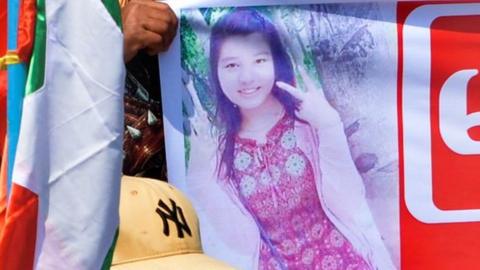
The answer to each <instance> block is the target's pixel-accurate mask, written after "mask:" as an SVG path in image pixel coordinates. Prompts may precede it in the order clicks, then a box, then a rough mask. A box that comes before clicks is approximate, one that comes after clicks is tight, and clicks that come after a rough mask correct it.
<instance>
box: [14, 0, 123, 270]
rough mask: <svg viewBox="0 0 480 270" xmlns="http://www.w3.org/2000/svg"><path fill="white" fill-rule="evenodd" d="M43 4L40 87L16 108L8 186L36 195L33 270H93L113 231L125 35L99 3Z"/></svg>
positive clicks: (57, 0) (54, 0) (49, 0)
mask: <svg viewBox="0 0 480 270" xmlns="http://www.w3.org/2000/svg"><path fill="white" fill-rule="evenodd" d="M45 2H46V21H47V39H46V63H45V65H46V67H45V81H44V85H43V86H42V88H41V89H39V90H37V91H36V92H34V93H33V94H30V95H29V96H27V97H26V98H25V100H24V105H23V106H24V107H23V108H24V109H23V110H24V112H23V118H22V124H21V131H20V138H19V144H18V152H17V158H16V161H15V165H14V171H13V179H14V181H15V182H16V183H17V184H19V185H22V186H24V187H26V188H28V189H30V190H32V191H33V192H35V193H37V194H38V196H39V216H38V222H37V240H36V253H35V264H34V268H35V269H76V270H81V269H100V268H101V266H102V263H103V261H104V259H105V257H106V254H107V252H108V249H109V248H110V246H111V244H112V242H113V239H114V235H115V231H116V229H117V227H118V202H119V188H120V177H121V159H122V136H123V91H124V76H125V68H124V63H123V36H122V33H121V31H120V29H119V27H118V26H117V25H116V23H115V22H114V21H113V19H112V18H111V16H110V14H109V13H108V11H107V10H106V9H105V7H104V6H103V4H102V2H101V1H98V0H82V1H71V0H46V1H45ZM32 237H34V236H32Z"/></svg>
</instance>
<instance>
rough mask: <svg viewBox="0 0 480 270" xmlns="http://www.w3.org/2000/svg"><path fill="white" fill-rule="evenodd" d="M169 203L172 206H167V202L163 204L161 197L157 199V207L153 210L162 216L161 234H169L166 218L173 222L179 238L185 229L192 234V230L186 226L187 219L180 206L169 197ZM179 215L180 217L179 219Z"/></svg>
mask: <svg viewBox="0 0 480 270" xmlns="http://www.w3.org/2000/svg"><path fill="white" fill-rule="evenodd" d="M170 203H171V204H172V207H171V208H169V207H168V205H167V204H165V203H164V202H163V201H162V200H161V199H160V200H159V201H158V208H157V209H156V210H155V212H157V214H158V215H160V217H161V218H162V221H163V234H165V235H166V236H170V227H169V225H168V220H170V221H172V222H174V223H175V226H176V227H177V234H178V237H179V238H183V237H184V234H183V231H185V232H186V233H187V234H188V235H190V236H192V232H191V230H190V227H188V224H187V220H186V219H185V216H184V215H183V211H182V208H180V207H178V206H177V203H176V202H175V201H174V200H172V199H170ZM179 216H180V219H179Z"/></svg>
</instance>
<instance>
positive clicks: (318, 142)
mask: <svg viewBox="0 0 480 270" xmlns="http://www.w3.org/2000/svg"><path fill="white" fill-rule="evenodd" d="M295 133H296V136H297V138H298V140H297V142H298V143H299V147H300V148H301V149H302V150H303V151H304V153H305V154H306V155H307V156H308V157H309V160H310V162H312V165H314V168H315V175H316V184H317V191H318V193H319V194H318V196H319V198H320V201H321V203H322V206H323V210H324V211H325V213H326V214H327V216H328V217H329V218H330V220H331V221H332V222H333V223H334V225H335V226H336V227H337V228H338V229H339V230H340V231H341V232H342V233H343V235H345V237H346V238H347V239H348V240H349V241H350V242H351V243H352V245H353V246H354V247H355V249H356V250H357V251H358V252H359V253H360V254H362V256H363V257H364V258H365V259H367V260H368V261H369V262H370V263H371V264H372V265H373V266H374V267H375V268H376V269H380V270H391V269H396V267H395V266H394V264H393V262H392V259H391V256H390V254H389V253H388V251H387V249H386V247H385V244H384V243H383V241H382V239H381V235H380V234H379V232H378V229H377V226H376V224H375V221H374V220H373V217H372V214H371V212H370V209H369V206H368V204H367V201H366V198H365V189H364V186H363V182H362V179H361V177H360V175H359V174H358V172H357V170H356V168H355V165H354V163H353V161H352V158H351V155H350V150H349V148H348V144H347V140H346V138H345V136H343V135H342V134H343V125H342V123H341V121H340V119H333V120H332V122H331V123H329V125H328V127H326V128H322V129H321V130H320V132H318V133H317V132H316V131H315V130H313V129H312V128H311V127H310V126H309V125H306V124H302V123H299V122H298V121H297V122H296V125H295ZM191 151H192V152H191V159H192V160H191V163H190V167H189V174H188V177H187V183H188V184H189V186H188V188H189V193H190V196H191V198H192V200H193V201H194V202H195V204H194V205H195V206H196V207H197V214H198V215H199V218H200V222H201V223H202V222H204V223H208V224H210V225H211V226H212V231H211V232H209V233H207V234H205V235H202V237H203V236H204V237H205V238H214V239H208V240H205V239H204V242H210V243H215V242H218V241H223V242H224V243H225V245H226V246H228V248H229V250H228V251H227V252H224V257H223V256H222V257H220V258H221V259H223V260H225V261H227V262H228V263H229V264H232V265H234V266H237V267H239V268H241V269H258V260H259V258H258V256H259V246H260V235H259V230H258V228H257V225H256V224H255V222H254V221H253V219H252V217H251V216H250V215H249V213H247V211H246V210H245V208H244V207H243V206H242V205H241V203H240V201H239V200H238V198H235V196H233V195H231V194H233V193H234V192H233V191H229V190H228V188H226V189H224V188H223V187H222V186H221V185H219V184H218V181H217V180H216V179H217V177H216V173H215V166H216V165H215V162H216V160H217V159H216V153H215V150H214V149H210V150H207V149H205V148H204V147H203V148H201V149H200V148H197V146H195V145H193V144H192V150H191ZM207 151H209V152H207ZM208 161H210V162H209V164H206V162H208ZM203 226H204V225H203V224H202V227H203ZM206 249H208V247H207V248H206ZM228 253H230V254H228ZM211 255H215V254H211ZM239 259H243V261H241V262H239V261H238V260H239Z"/></svg>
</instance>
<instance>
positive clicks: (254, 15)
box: [210, 8, 296, 179]
mask: <svg viewBox="0 0 480 270" xmlns="http://www.w3.org/2000/svg"><path fill="white" fill-rule="evenodd" d="M253 33H260V34H261V35H262V36H263V38H264V39H265V41H266V42H267V43H268V45H269V46H270V49H271V51H272V57H273V63H274V71H275V81H283V82H286V83H288V84H291V85H295V75H294V72H293V67H292V63H291V61H290V57H289V56H288V54H287V52H286V51H285V48H284V46H283V45H282V42H281V40H280V36H279V34H278V32H277V30H276V29H275V26H274V25H273V24H272V22H270V21H269V20H268V19H267V18H266V17H264V16H263V15H261V14H260V13H258V12H257V11H256V10H254V9H248V8H239V9H235V10H233V11H232V12H230V13H228V14H226V15H225V16H223V17H222V18H220V19H219V21H218V22H217V23H216V24H215V25H214V26H213V28H212V33H211V37H210V84H211V86H212V90H213V91H214V94H215V97H216V104H217V106H216V117H215V119H216V124H217V126H218V127H219V129H220V131H221V134H220V136H219V142H218V143H219V150H220V151H221V156H220V162H219V164H218V166H217V167H218V175H219V176H220V178H224V177H226V178H227V179H231V178H233V177H234V170H233V161H234V151H235V138H236V136H237V134H238V132H239V130H240V124H241V121H242V117H241V114H240V110H239V109H238V107H237V106H234V104H233V103H232V102H231V101H230V100H229V99H228V98H227V96H225V94H224V93H223V91H222V89H221V87H220V82H219V80H218V74H217V70H218V69H217V67H218V60H219V54H220V49H221V46H222V44H223V41H224V40H225V39H226V38H228V37H230V36H247V35H250V34H253ZM272 93H273V95H274V96H275V97H276V98H277V99H278V101H279V102H280V103H281V104H282V105H283V107H284V109H285V112H286V113H287V114H288V115H291V116H292V117H294V113H295V106H296V101H295V99H294V97H292V96H291V95H290V94H288V93H287V92H285V91H283V90H280V89H278V88H277V86H276V85H274V86H273V89H272Z"/></svg>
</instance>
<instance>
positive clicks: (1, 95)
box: [0, 0, 7, 159]
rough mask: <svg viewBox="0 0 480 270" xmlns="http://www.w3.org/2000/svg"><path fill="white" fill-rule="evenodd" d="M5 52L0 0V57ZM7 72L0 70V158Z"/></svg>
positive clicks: (4, 6) (3, 2) (0, 1)
mask: <svg viewBox="0 0 480 270" xmlns="http://www.w3.org/2000/svg"><path fill="white" fill-rule="evenodd" d="M6 53H7V0H0V57H2V56H4V55H5V54H6ZM6 102H7V72H6V71H5V70H0V159H1V157H2V156H1V155H2V154H1V153H2V152H3V151H2V149H1V147H3V139H4V138H5V130H6V125H7V104H6Z"/></svg>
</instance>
